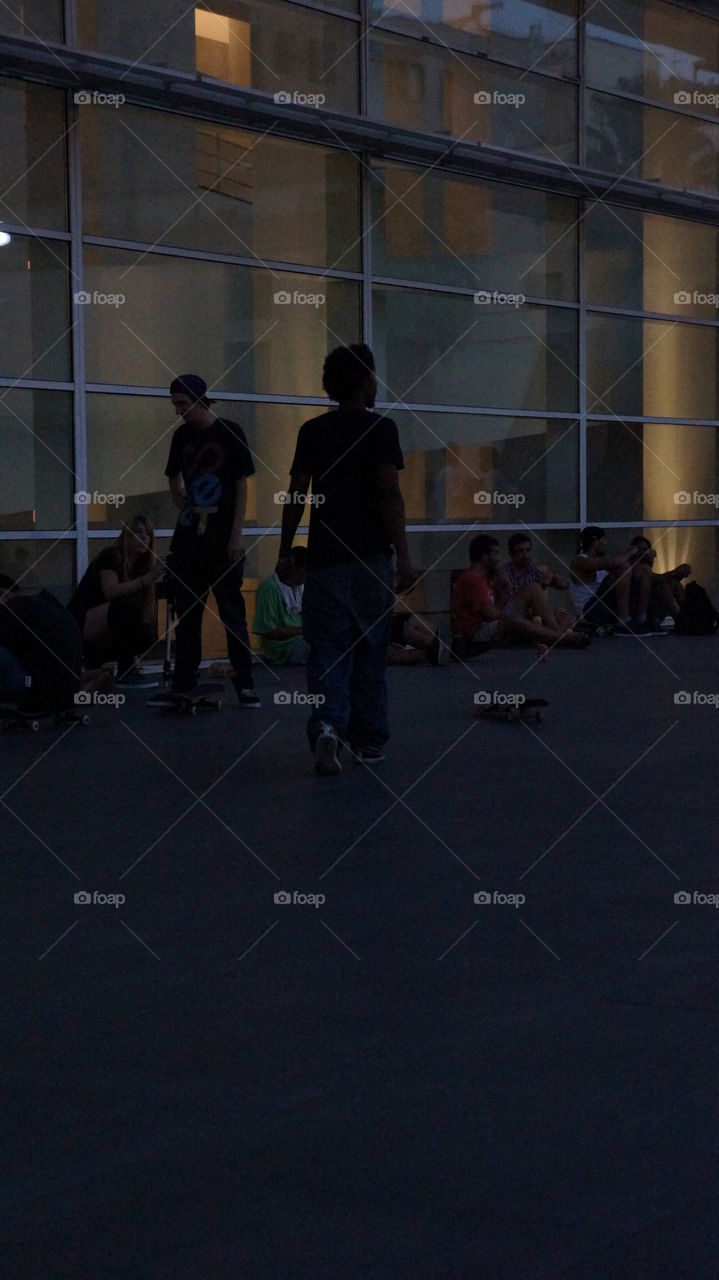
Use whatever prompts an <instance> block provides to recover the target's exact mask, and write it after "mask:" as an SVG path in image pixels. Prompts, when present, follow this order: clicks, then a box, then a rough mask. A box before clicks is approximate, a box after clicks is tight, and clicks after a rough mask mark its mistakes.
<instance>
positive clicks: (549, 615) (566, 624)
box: [511, 582, 574, 635]
mask: <svg viewBox="0 0 719 1280" xmlns="http://www.w3.org/2000/svg"><path fill="white" fill-rule="evenodd" d="M511 605H512V616H514V611H518V612H520V613H523V614H524V615H525V617H527V616H529V617H531V618H540V619H541V625H542V626H543V627H544V628H545V629H546V630H548V631H553V632H555V633H556V634H558V635H561V634H563V633H564V632H565V631H569V630H570V629H571V626H572V622H573V621H574V619H573V618H572V616H571V614H568V613H566V612H564V611H562V614H563V616H562V620H561V621H560V620H559V619H558V617H557V615H556V614H555V612H554V610H553V609H552V607H551V605H550V603H549V598H548V595H547V592H546V591H545V590H544V588H543V587H540V585H539V583H538V582H531V583H529V585H528V586H526V587H522V590H521V591H518V592H517V594H516V596H512V600H511ZM534 625H535V626H536V625H539V624H536V623H535V624H534Z"/></svg>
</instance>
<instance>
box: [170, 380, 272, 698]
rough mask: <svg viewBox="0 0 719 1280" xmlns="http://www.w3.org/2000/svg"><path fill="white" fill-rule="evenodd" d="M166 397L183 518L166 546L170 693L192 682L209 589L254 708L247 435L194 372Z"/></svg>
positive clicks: (240, 684)
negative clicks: (213, 406)
mask: <svg viewBox="0 0 719 1280" xmlns="http://www.w3.org/2000/svg"><path fill="white" fill-rule="evenodd" d="M170 397H171V399H172V403H173V405H174V406H175V412H176V413H177V414H178V416H179V417H181V418H182V423H181V424H180V426H179V427H178V428H177V430H176V431H175V433H174V435H173V437H172V443H171V445H170V455H169V458H168V460H167V466H166V468H165V475H166V476H167V477H168V479H169V482H170V493H171V495H172V498H173V501H174V502H175V505H176V506H177V507H178V508H179V510H180V516H179V518H178V521H177V526H176V528H175V532H174V535H173V538H172V544H171V547H170V557H171V558H170V562H169V564H168V568H169V569H170V579H171V587H172V591H173V595H174V604H175V611H176V614H177V629H176V633H175V669H174V674H173V679H172V689H173V692H174V693H184V692H186V691H187V690H189V689H192V688H193V686H194V685H195V684H196V683H197V673H198V669H199V666H200V661H201V659H202V614H203V611H204V608H205V603H206V601H207V596H208V594H209V592H210V590H212V592H213V594H214V597H215V600H216V601H217V608H218V610H219V614H220V618H221V620H222V623H223V625H224V627H225V631H226V634H227V652H228V657H229V660H230V663H231V665H232V668H233V671H234V673H235V674H234V680H233V683H234V686H235V690H236V692H237V699H238V702H239V704H240V706H242V707H259V706H260V700H259V698H258V697H257V695H256V693H255V691H254V688H253V684H252V665H251V663H252V658H251V652H250V641H249V636H248V634H247V621H246V614H245V602H244V598H243V596H242V575H243V565H244V558H245V552H244V545H243V536H242V526H243V523H244V518H245V509H246V504H247V477H248V476H251V475H254V471H255V468H254V465H253V462H252V456H251V454H250V451H249V448H248V446H247V440H246V438H245V434H244V432H243V430H242V428H241V427H240V426H238V425H237V423H236V422H230V421H229V420H227V419H224V418H217V417H216V416H215V414H214V413H212V412H211V410H210V401H209V400H208V398H207V384H206V383H205V382H204V380H203V379H202V378H200V377H199V376H198V375H197V374H195V373H188V374H183V375H182V377H180V378H175V379H174V381H173V382H172V384H171V386H170Z"/></svg>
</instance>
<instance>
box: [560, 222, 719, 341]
mask: <svg viewBox="0 0 719 1280" xmlns="http://www.w3.org/2000/svg"><path fill="white" fill-rule="evenodd" d="M585 227H586V237H587V238H586V244H587V281H588V283H587V289H588V295H589V299H590V301H591V302H598V303H600V304H602V305H603V306H609V307H622V308H626V309H627V310H636V311H666V312H670V313H672V312H674V313H676V314H677V315H681V316H687V315H695V316H697V317H699V318H700V319H703V320H714V319H715V318H716V315H717V311H716V304H717V300H718V299H719V232H717V229H716V227H709V226H702V225H701V223H698V222H685V221H683V220H682V219H680V218H662V217H659V216H658V215H657V214H653V213H641V212H640V211H639V210H636V209H627V208H620V209H614V208H613V207H612V206H611V205H593V206H592V207H591V208H590V210H589V212H588V213H587V216H586V218H585Z"/></svg>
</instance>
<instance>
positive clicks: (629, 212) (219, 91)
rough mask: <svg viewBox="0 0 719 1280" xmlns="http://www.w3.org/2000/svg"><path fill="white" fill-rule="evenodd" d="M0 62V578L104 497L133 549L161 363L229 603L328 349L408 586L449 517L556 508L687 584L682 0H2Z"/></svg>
mask: <svg viewBox="0 0 719 1280" xmlns="http://www.w3.org/2000/svg"><path fill="white" fill-rule="evenodd" d="M0 50H1V51H2V64H1V66H0V161H1V163H0V173H1V174H2V177H1V178H0V240H1V241H2V242H3V243H2V245H1V246H0V287H1V288H2V301H3V305H2V307H1V308H0V331H1V332H2V344H1V346H0V432H1V433H2V442H3V466H2V469H1V470H0V570H2V571H4V572H6V573H10V574H11V575H12V576H13V577H16V578H19V579H21V580H22V581H23V584H24V585H26V586H29V587H36V586H41V585H43V586H48V587H50V588H51V589H52V590H54V591H56V592H57V594H58V595H60V596H61V597H62V598H64V599H66V598H67V597H68V595H69V593H70V591H71V590H72V586H73V582H74V581H75V580H76V578H77V575H78V574H79V573H81V572H82V571H83V570H84V568H85V566H86V564H87V562H88V558H91V557H92V555H94V554H95V553H96V552H97V551H98V550H99V549H101V547H102V545H103V540H105V539H107V538H110V537H113V536H116V534H117V532H118V530H119V527H120V521H121V520H122V519H124V518H126V517H127V516H130V515H133V514H136V513H137V512H140V511H141V512H144V513H145V514H146V515H147V516H149V518H150V519H151V520H152V521H153V523H154V524H155V527H156V529H157V531H158V534H159V545H160V548H161V549H164V548H165V547H166V546H167V539H169V536H170V533H171V530H172V525H173V523H174V512H173V508H172V506H171V503H170V501H169V497H168V494H167V485H166V481H165V478H164V468H165V463H166V459H167V451H168V446H169V439H170V436H171V433H172V430H173V429H174V427H175V425H176V420H175V417H174V414H173V411H172V407H171V405H170V403H169V400H168V394H167V388H168V385H169V382H170V380H171V378H172V377H173V376H175V375H176V374H178V373H182V372H188V371H190V370H192V371H196V372H198V373H201V374H202V376H203V377H204V378H205V379H206V380H207V382H208V384H209V385H210V387H211V389H212V390H211V394H212V395H213V397H214V398H215V400H216V401H217V402H218V403H217V405H216V411H217V412H220V413H221V414H223V415H225V416H228V417H230V418H233V419H235V420H236V421H238V422H240V423H241V424H242V426H243V427H244V429H245V431H246V434H247V436H248V440H249V443H250V447H251V449H252V452H253V455H254V458H255V467H256V472H257V474H256V477H255V479H254V481H253V482H252V483H251V486H250V501H249V506H248V515H247V539H246V541H247V545H248V547H249V548H250V550H249V556H248V566H247V581H248V586H249V591H250V595H251V592H252V588H253V585H254V584H255V583H256V582H257V580H259V579H260V578H261V577H263V576H265V575H266V574H267V573H268V572H270V571H271V569H272V567H273V566H274V563H275V559H276V555H277V546H278V533H279V524H280V520H281V515H282V506H281V503H280V502H278V500H277V497H276V495H277V494H278V493H279V492H280V491H281V490H283V489H284V488H285V487H286V484H287V479H288V470H289V464H290V461H291V458H292V453H293V448H294V441H295V437H296V432H297V428H298V427H299V425H300V424H301V422H302V421H304V419H305V418H307V417H309V416H312V414H313V413H315V412H321V411H322V409H323V407H326V404H327V402H326V399H325V397H324V396H323V393H322V389H321V371H322V362H323V359H324V356H325V354H326V352H327V351H328V350H329V349H330V348H331V347H333V346H335V345H337V344H338V343H345V342H353V341H358V340H360V339H363V340H365V341H367V342H369V343H370V344H371V346H372V347H373V349H374V351H375V355H376V359H377V367H378V374H379V378H380V396H379V401H378V405H379V407H380V408H381V409H383V410H386V411H387V412H390V413H391V414H392V416H393V417H394V418H395V419H396V421H397V423H398V426H399V430H400V438H401V442H402V446H403V450H404V453H405V460H406V470H405V472H404V476H403V490H404V494H405V502H406V507H407V518H408V525H409V528H410V541H411V548H412V556H413V560H414V562H415V564H416V565H417V566H418V567H420V568H422V569H423V570H425V571H426V577H425V579H424V580H423V582H422V584H421V586H420V587H419V588H418V590H417V592H416V594H415V598H413V603H414V604H415V607H418V608H424V609H426V610H428V611H437V612H442V611H446V609H447V607H448V597H449V579H450V572H451V570H452V569H455V568H457V567H461V566H462V565H463V564H464V563H465V560H466V546H467V542H468V540H469V537H470V536H471V532H472V531H474V530H477V529H494V530H498V531H500V532H499V536H500V538H504V537H505V536H506V533H507V531H510V530H512V529H515V528H525V527H526V528H528V529H529V530H530V531H531V532H532V535H533V537H534V539H535V544H536V547H535V550H536V554H537V558H538V559H540V560H542V559H545V560H548V561H550V562H553V561H565V562H566V560H567V558H569V557H570V556H571V555H572V554H573V552H574V549H575V546H576V533H577V530H578V529H579V528H580V527H581V526H582V525H583V524H585V523H588V522H592V523H597V524H602V525H604V526H605V527H607V529H608V532H609V534H610V546H612V545H616V546H617V547H619V546H623V545H624V544H625V541H626V539H627V538H628V537H629V536H631V535H632V534H633V533H636V532H639V531H645V532H646V533H647V535H648V536H649V537H650V538H651V539H652V540H653V542H654V543H655V545H656V547H657V551H658V568H660V569H664V568H668V567H671V565H672V564H674V563H678V562H679V561H682V560H688V561H689V562H690V563H691V564H692V565H693V566H694V570H695V573H696V576H697V577H699V578H700V580H701V581H703V582H705V583H706V584H707V585H708V586H710V587H711V588H712V589H715V587H716V573H715V563H716V551H717V545H716V544H717V506H716V504H717V502H719V497H717V494H716V490H717V488H719V485H718V484H717V431H718V429H719V408H718V406H717V395H718V390H719V346H718V340H719V311H718V310H717V303H718V302H719V280H718V275H719V21H718V20H717V16H716V8H715V6H714V5H713V4H709V3H702V0H694V2H693V3H690V2H689V0H687V2H686V3H679V2H678V0H611V4H605V3H603V2H602V0H599V2H593V3H592V2H590V0H503V3H486V2H485V0H479V2H478V0H471V2H470V0H399V2H397V0H334V3H331V4H327V5H320V4H317V3H305V2H304V0H303V2H302V3H299V2H298V0H208V2H207V3H200V4H198V5H196V6H195V7H192V6H189V7H188V6H187V4H186V2H185V0H153V3H152V4H145V5H139V4H138V5H135V4H132V3H130V4H125V5H118V4H117V3H116V0H65V3H64V4H63V3H62V0H7V2H6V3H5V4H3V5H1V6H0Z"/></svg>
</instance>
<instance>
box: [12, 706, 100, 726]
mask: <svg viewBox="0 0 719 1280" xmlns="http://www.w3.org/2000/svg"><path fill="white" fill-rule="evenodd" d="M41 720H52V721H53V723H54V724H73V723H74V724H81V725H86V724H89V723H90V717H89V715H88V714H87V712H86V711H82V710H80V708H79V707H67V708H66V709H65V710H63V711H23V710H22V708H21V707H17V706H15V704H14V703H13V702H1V703H0V733H1V732H2V731H3V729H11V728H22V729H29V730H30V732H31V733H37V731H38V729H39V728H40V721H41Z"/></svg>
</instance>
